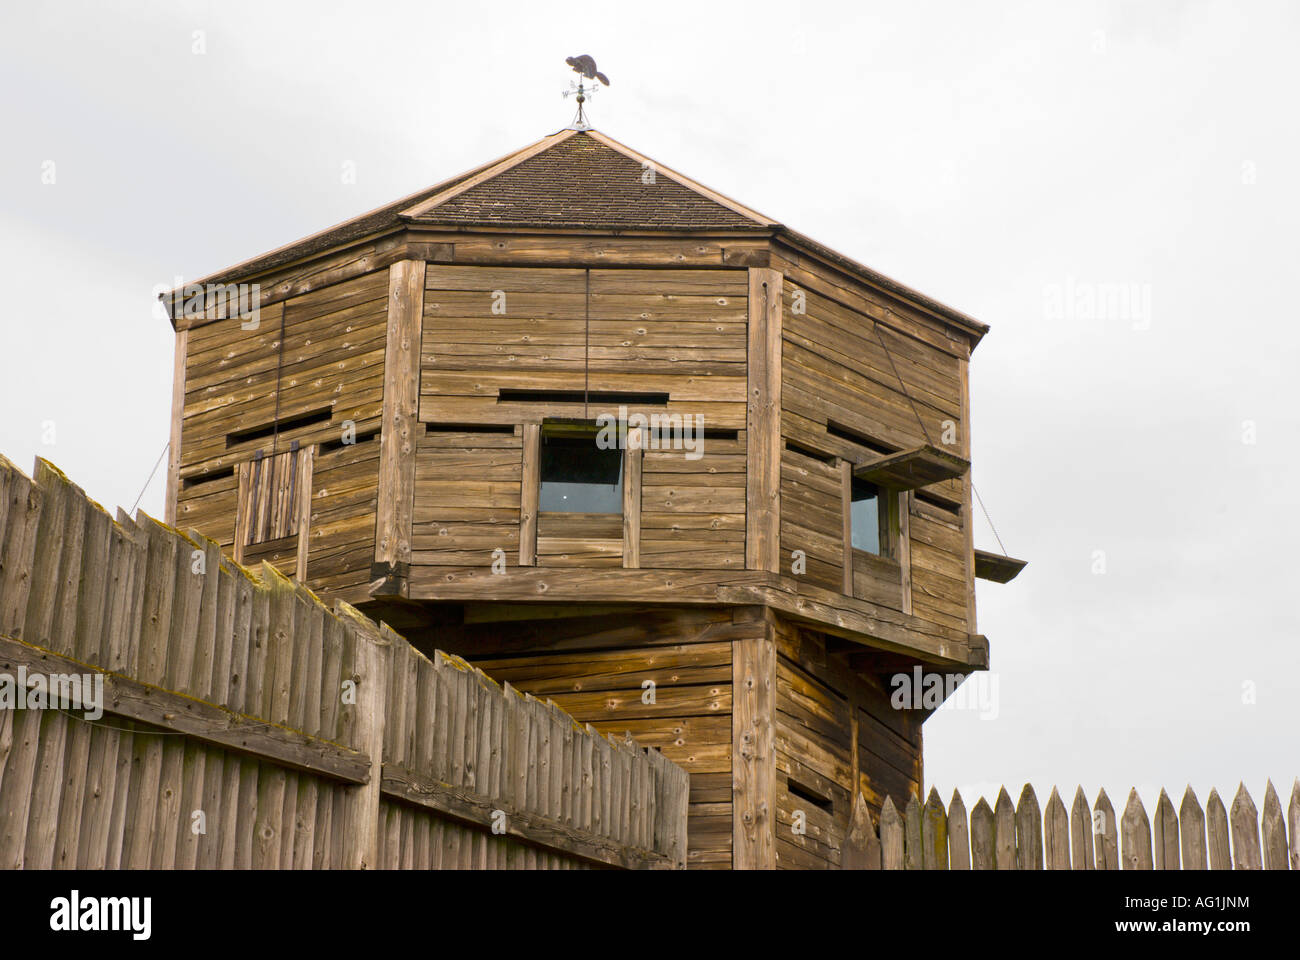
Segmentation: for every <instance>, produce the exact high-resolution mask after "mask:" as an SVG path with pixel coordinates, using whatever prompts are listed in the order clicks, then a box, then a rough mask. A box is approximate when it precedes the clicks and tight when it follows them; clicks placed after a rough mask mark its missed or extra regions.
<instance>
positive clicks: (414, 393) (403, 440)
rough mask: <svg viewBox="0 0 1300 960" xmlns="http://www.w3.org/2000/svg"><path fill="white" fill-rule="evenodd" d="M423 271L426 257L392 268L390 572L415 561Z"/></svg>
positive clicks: (386, 498)
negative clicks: (413, 530)
mask: <svg viewBox="0 0 1300 960" xmlns="http://www.w3.org/2000/svg"><path fill="white" fill-rule="evenodd" d="M424 274H425V262H424V261H423V260H401V261H398V262H397V263H394V264H393V265H392V266H391V267H389V268H388V328H387V334H386V336H387V339H386V341H385V345H384V404H383V428H382V433H381V435H380V446H379V494H378V496H379V499H378V504H377V507H376V514H375V531H376V537H375V563H376V564H377V565H379V566H380V568H381V569H387V570H395V569H397V568H398V567H399V564H409V563H410V562H411V523H412V515H413V511H414V508H415V443H416V435H417V433H418V431H419V427H420V338H421V326H422V317H423V315H424ZM395 587H396V589H398V590H399V592H401V593H403V594H404V593H405V589H404V587H405V584H404V582H403V581H398V582H397V583H396V584H395Z"/></svg>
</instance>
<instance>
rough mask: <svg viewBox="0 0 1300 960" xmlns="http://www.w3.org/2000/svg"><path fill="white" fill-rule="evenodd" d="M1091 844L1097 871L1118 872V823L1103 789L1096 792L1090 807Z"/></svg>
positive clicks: (1113, 809)
mask: <svg viewBox="0 0 1300 960" xmlns="http://www.w3.org/2000/svg"><path fill="white" fill-rule="evenodd" d="M1092 842H1093V847H1094V849H1095V850H1096V853H1097V869H1098V870H1118V869H1119V868H1120V863H1119V821H1118V820H1116V819H1115V808H1114V806H1112V804H1111V802H1110V797H1108V796H1106V791H1105V790H1104V789H1102V790H1098V791H1097V799H1096V801H1095V802H1094V803H1093V805H1092Z"/></svg>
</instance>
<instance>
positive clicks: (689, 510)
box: [641, 431, 746, 569]
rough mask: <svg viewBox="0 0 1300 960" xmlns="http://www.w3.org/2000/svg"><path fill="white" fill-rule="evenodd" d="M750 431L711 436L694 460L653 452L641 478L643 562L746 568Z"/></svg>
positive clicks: (668, 452) (680, 453)
mask: <svg viewBox="0 0 1300 960" xmlns="http://www.w3.org/2000/svg"><path fill="white" fill-rule="evenodd" d="M745 442H746V441H745V433H744V431H739V432H738V433H737V435H736V437H735V439H732V438H731V437H730V436H728V437H708V438H704V439H703V440H702V441H701V443H702V451H703V453H702V455H701V456H700V458H699V459H697V460H692V459H690V458H688V457H687V456H686V453H685V452H684V451H681V450H648V451H646V452H645V454H644V460H643V463H642V476H641V483H642V487H641V566H643V567H669V568H674V567H675V568H686V569H715V568H726V569H743V568H744V566H745Z"/></svg>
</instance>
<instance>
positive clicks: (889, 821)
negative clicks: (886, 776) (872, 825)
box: [880, 797, 903, 870]
mask: <svg viewBox="0 0 1300 960" xmlns="http://www.w3.org/2000/svg"><path fill="white" fill-rule="evenodd" d="M880 862H881V866H882V867H883V868H884V869H886V870H902V869H903V818H902V817H900V816H899V815H898V808H897V807H895V806H894V800H893V798H892V797H885V802H884V804H883V805H882V806H881V808H880Z"/></svg>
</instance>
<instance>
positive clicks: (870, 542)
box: [849, 480, 880, 556]
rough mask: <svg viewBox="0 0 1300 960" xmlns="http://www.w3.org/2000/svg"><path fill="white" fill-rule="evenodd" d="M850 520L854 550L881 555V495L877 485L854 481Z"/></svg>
mask: <svg viewBox="0 0 1300 960" xmlns="http://www.w3.org/2000/svg"><path fill="white" fill-rule="evenodd" d="M850 501H851V502H850V509H849V520H850V528H851V530H852V534H853V535H852V539H853V549H854V550H865V551H866V552H867V553H874V554H876V555H877V556H879V555H880V493H879V491H878V490H877V489H876V486H875V484H871V483H867V482H866V481H865V480H854V481H853V493H852V497H851V498H850Z"/></svg>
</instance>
